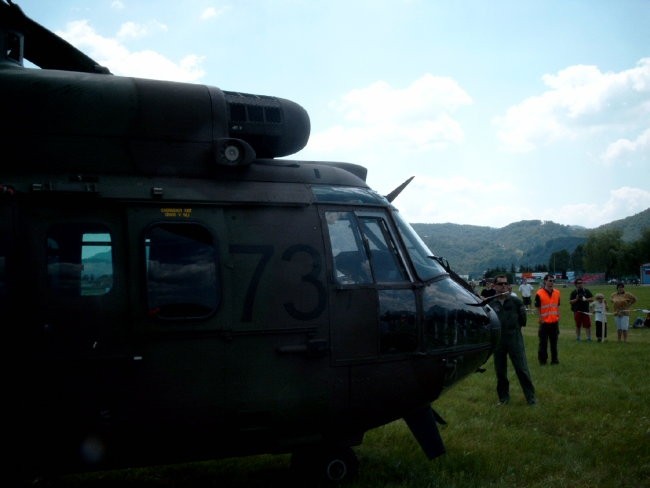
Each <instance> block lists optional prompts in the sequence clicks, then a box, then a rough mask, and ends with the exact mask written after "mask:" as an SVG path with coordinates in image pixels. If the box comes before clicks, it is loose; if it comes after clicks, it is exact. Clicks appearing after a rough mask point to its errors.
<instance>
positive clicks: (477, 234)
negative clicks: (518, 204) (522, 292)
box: [412, 208, 650, 277]
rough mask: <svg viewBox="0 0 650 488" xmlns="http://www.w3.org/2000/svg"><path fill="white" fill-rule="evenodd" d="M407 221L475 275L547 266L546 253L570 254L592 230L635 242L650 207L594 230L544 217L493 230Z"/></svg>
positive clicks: (649, 221) (455, 265)
mask: <svg viewBox="0 0 650 488" xmlns="http://www.w3.org/2000/svg"><path fill="white" fill-rule="evenodd" d="M412 225H413V228H414V229H415V231H416V232H417V233H418V234H419V235H420V237H421V238H422V240H423V241H424V242H425V243H426V244H427V245H428V246H429V248H430V249H431V250H432V251H433V252H434V253H435V254H436V255H437V256H442V257H444V258H446V259H447V260H448V261H449V264H451V266H452V267H453V268H454V270H455V271H456V272H458V273H460V274H469V275H471V276H472V277H475V276H480V275H482V274H483V272H484V271H485V270H486V269H488V268H496V267H497V266H501V267H505V268H506V269H510V267H511V266H514V267H515V269H516V268H518V267H519V266H521V265H526V266H535V265H537V264H547V263H548V261H549V259H550V257H551V254H553V253H554V252H557V251H561V250H563V249H566V250H567V251H568V252H569V253H571V252H573V251H574V250H575V248H576V247H577V246H578V245H580V244H582V243H584V242H585V241H586V239H587V236H588V235H589V233H590V232H593V231H601V230H607V229H620V230H621V231H622V232H623V240H625V241H628V242H629V241H634V240H637V239H639V238H640V237H641V232H642V230H643V229H645V228H649V227H650V208H649V209H647V210H644V211H643V212H641V213H638V214H636V215H633V216H631V217H627V218H625V219H621V220H616V221H614V222H611V223H609V224H605V225H601V226H600V227H598V228H596V229H587V228H585V227H580V226H575V225H562V224H556V223H555V222H551V221H547V220H522V221H520V222H515V223H512V224H509V225H507V226H505V227H502V228H499V229H497V228H494V227H483V226H478V225H460V224H449V223H447V224H412Z"/></svg>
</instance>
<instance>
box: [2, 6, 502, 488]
mask: <svg viewBox="0 0 650 488" xmlns="http://www.w3.org/2000/svg"><path fill="white" fill-rule="evenodd" d="M0 56H2V58H0V93H2V99H3V103H2V104H1V105H0V115H1V117H2V119H3V130H2V131H0V148H1V149H0V150H1V154H2V159H1V161H2V162H1V163H0V310H2V323H3V326H4V327H3V328H4V330H5V334H6V335H5V340H6V341H7V345H8V347H7V348H6V349H7V351H6V352H5V354H4V355H3V362H4V366H5V367H4V368H3V371H4V374H3V383H4V386H5V398H6V399H8V400H7V401H5V404H4V406H3V409H4V411H5V418H6V419H10V422H11V424H12V427H13V428H12V429H11V433H10V434H9V435H8V437H7V441H8V442H7V443H6V445H8V446H11V453H10V455H9V457H10V462H8V463H7V465H9V466H13V468H12V469H15V470H16V472H17V473H20V474H21V475H22V474H23V473H28V474H31V473H73V472H81V471H94V470H105V469H114V468H119V467H129V466H144V465H153V464H162V463H178V462H184V461H196V460H204V459H215V458H220V457H226V456H227V457H231V456H246V455H254V454H261V453H272V454H280V453H292V454H293V456H292V461H291V463H292V466H294V467H296V468H297V469H299V470H304V471H306V472H310V473H314V474H315V475H317V476H320V477H324V478H325V479H328V480H333V481H339V480H343V479H346V478H348V477H349V476H351V475H353V474H355V473H356V471H357V470H358V467H359V466H358V460H357V458H356V455H355V452H354V450H353V449H352V448H353V447H356V446H360V445H361V444H362V441H363V437H364V434H365V433H366V432H367V431H368V430H370V429H373V428H376V427H378V426H381V425H384V424H387V423H389V422H392V421H395V420H397V419H404V420H405V421H406V424H407V425H408V427H409V428H410V430H411V431H412V433H413V434H414V436H415V438H416V440H417V442H418V443H419V444H420V446H421V447H422V449H423V451H424V453H425V454H426V456H427V457H428V458H430V459H433V458H436V457H438V456H440V455H442V454H443V453H444V452H445V447H444V443H443V441H442V438H441V435H440V432H439V429H438V426H437V425H438V423H442V422H443V420H442V418H441V417H440V415H438V413H437V412H435V411H434V410H433V409H432V408H431V404H432V402H434V401H435V400H436V399H437V398H438V397H439V396H440V395H441V394H442V392H443V391H446V390H447V389H448V388H449V387H450V386H451V385H453V384H455V383H456V382H458V381H460V380H461V379H463V378H464V377H466V376H468V375H470V374H472V373H475V372H477V371H480V370H481V366H482V365H483V364H484V363H485V362H486V361H487V359H488V358H489V357H490V355H491V352H492V350H493V348H494V345H495V343H496V340H497V339H498V334H499V330H500V326H499V321H498V318H497V317H496V314H495V313H494V312H493V310H492V309H491V308H490V306H489V304H487V303H483V302H481V301H480V300H479V298H478V297H477V296H476V295H475V294H474V293H473V292H472V291H471V289H470V288H469V287H468V285H467V284H466V283H465V282H464V281H463V280H462V279H461V278H460V277H459V276H458V275H457V274H456V273H455V272H454V271H453V270H452V268H451V267H450V266H449V263H448V262H447V261H445V260H444V259H442V258H440V257H437V256H435V255H434V254H433V253H432V252H431V251H430V250H429V249H428V248H427V246H426V245H425V244H424V243H423V241H422V240H421V239H420V237H419V236H418V235H417V233H416V232H415V231H414V230H413V228H412V227H411V226H410V225H409V223H408V222H407V221H406V220H405V219H404V217H402V216H401V215H400V213H399V211H398V210H397V208H395V207H394V206H393V204H392V201H393V200H394V199H395V198H396V197H397V196H398V195H399V193H400V192H401V191H402V190H403V189H404V187H406V185H407V184H408V182H409V181H410V180H407V181H406V182H405V183H403V184H402V185H400V186H399V187H397V188H396V189H395V190H394V191H393V192H391V193H390V194H388V195H387V196H383V195H381V194H379V193H377V192H376V191H374V190H372V189H371V188H370V187H369V186H368V185H367V183H366V176H367V170H366V168H365V167H363V166H361V165H358V164H354V163H343V162H326V161H323V162H318V161H302V160H294V159H286V157H287V156H290V155H292V154H295V153H296V152H298V151H300V150H301V149H302V148H303V147H304V146H305V145H306V144H307V142H308V139H309V133H310V119H309V115H308V114H307V112H306V111H305V110H304V108H303V107H301V106H300V105H299V104H297V103H295V102H293V101H290V100H287V99H282V98H278V97H272V96H263V95H253V94H246V93H239V92H233V91H224V90H221V89H219V88H216V87H212V86H207V85H200V84H190V83H177V82H169V81H158V80H150V79H139V78H130V77H123V76H116V75H113V74H111V73H110V71H109V70H108V69H107V68H105V67H102V66H100V65H99V64H98V63H97V62H95V61H94V60H92V59H91V58H90V57H88V56H87V55H85V54H84V53H82V52H81V51H79V50H78V49H77V48H75V47H74V46H72V45H70V44H69V43H68V42H66V41H65V40H63V39H62V38H60V37H58V36H57V35H55V34H54V33H53V32H51V31H49V30H48V29H47V28H45V27H43V26H41V25H40V24H38V23H37V22H35V21H34V20H32V19H31V18H29V17H28V16H27V15H25V14H24V13H23V11H22V10H21V9H20V8H19V7H18V5H17V4H15V3H14V2H11V1H9V0H2V1H1V2H0ZM25 60H29V61H30V62H31V63H33V65H34V66H35V67H26V66H25V63H24V61H25Z"/></svg>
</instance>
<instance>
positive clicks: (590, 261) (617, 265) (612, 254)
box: [485, 228, 650, 280]
mask: <svg viewBox="0 0 650 488" xmlns="http://www.w3.org/2000/svg"><path fill="white" fill-rule="evenodd" d="M649 262H650V228H647V229H644V230H643V231H642V232H641V237H640V238H639V239H638V240H636V241H632V242H625V241H624V240H623V231H622V230H620V229H604V230H600V231H593V232H591V233H590V234H589V236H588V237H587V240H586V241H585V243H584V244H580V245H578V246H577V247H576V248H575V249H574V250H573V252H569V251H567V250H566V249H563V250H561V251H556V252H553V253H552V254H551V256H550V258H549V261H548V264H537V265H535V266H531V267H528V266H522V267H520V269H519V271H520V272H528V271H530V272H533V271H537V272H549V273H554V274H562V275H563V276H566V273H567V271H575V273H576V274H577V275H578V276H579V275H581V274H584V273H605V279H607V280H609V279H611V278H624V277H629V276H635V277H636V276H638V275H639V267H640V266H641V265H642V264H645V263H649ZM514 273H515V268H514V265H511V266H510V270H506V269H505V268H502V267H497V268H495V269H488V270H487V271H486V273H485V277H491V276H496V275H497V274H506V275H510V276H513V275H514Z"/></svg>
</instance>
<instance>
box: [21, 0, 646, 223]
mask: <svg viewBox="0 0 650 488" xmlns="http://www.w3.org/2000/svg"><path fill="white" fill-rule="evenodd" d="M17 3H18V4H19V5H20V6H21V8H22V9H23V11H24V12H25V13H26V14H27V15H29V16H31V17H32V18H33V19H35V20H36V21H37V22H39V23H41V24H43V25H45V26H46V27H48V28H50V29H51V30H54V31H56V32H57V33H58V34H60V35H62V36H63V37H64V38H66V39H67V40H68V41H70V42H71V43H73V44H74V45H76V46H77V47H79V48H80V49H82V50H83V51H85V52H86V53H87V54H89V55H90V56H91V57H93V58H94V59H96V60H97V61H99V62H100V63H102V64H104V65H105V66H107V67H109V69H110V70H111V71H112V72H113V73H114V74H117V75H124V76H137V77H145V78H158V79H170V80H177V81H186V82H191V83H201V84H207V85H213V86H217V87H219V88H222V89H224V90H231V91H240V92H247V93H255V94H261V95H272V96H279V97H283V98H288V99H290V100H293V101H295V102H297V103H299V104H301V105H302V106H303V107H305V108H306V109H307V111H308V112H309V114H310V118H311V125H312V132H311V137H310V141H309V143H308V144H307V147H306V148H305V149H303V150H302V151H301V152H300V153H298V154H296V155H294V156H291V157H292V158H296V159H310V160H329V161H347V162H354V163H358V164H361V165H363V166H366V167H367V168H368V171H369V173H368V183H369V184H370V185H371V186H372V187H373V188H374V189H376V190H377V191H379V192H381V193H384V194H386V193H388V192H390V191H391V190H392V189H393V188H394V187H396V186H397V185H398V184H400V183H401V182H402V181H404V180H406V179H407V178H409V177H410V176H415V179H414V180H413V182H412V183H411V184H410V185H409V186H408V187H407V189H406V190H404V192H403V193H402V194H401V195H400V196H399V197H398V198H397V199H396V200H395V202H394V203H395V205H396V206H397V207H398V208H399V209H400V210H401V211H402V213H403V214H404V215H405V216H406V218H407V219H408V220H409V221H411V222H424V223H443V222H452V223H456V224H473V225H487V226H491V227H502V226H505V225H507V224H509V223H511V222H516V221H519V220H528V219H541V220H552V221H554V222H558V223H562V224H570V225H583V226H585V227H589V228H592V227H596V226H598V225H601V224H604V223H607V222H611V221H613V220H617V219H621V218H624V217H627V216H630V215H633V214H635V213H638V212H640V211H642V210H645V209H647V208H649V207H650V1H648V0H617V1H611V0H546V1H526V0H517V1H506V0H493V1H478V0H476V1H460V0H459V1H451V0H450V1H437V0H392V1H389V0H372V1H365V0H360V1H355V0H327V1H326V0H237V1H235V0H231V1H215V0H183V1H178V0H175V1H169V0H156V1H154V0H148V1H145V0H92V1H89V0H58V1H56V2H49V1H48V2H44V1H42V0H17Z"/></svg>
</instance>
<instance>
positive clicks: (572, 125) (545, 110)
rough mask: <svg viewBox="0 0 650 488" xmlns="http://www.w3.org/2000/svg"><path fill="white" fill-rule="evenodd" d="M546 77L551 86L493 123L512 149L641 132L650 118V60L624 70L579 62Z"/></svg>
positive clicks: (509, 148)
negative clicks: (602, 134) (601, 133)
mask: <svg viewBox="0 0 650 488" xmlns="http://www.w3.org/2000/svg"><path fill="white" fill-rule="evenodd" d="M542 80H543V81H544V83H545V84H546V86H547V87H549V88H550V89H549V90H547V91H545V92H544V93H542V94H540V95H536V96H532V97H529V98H527V99H525V100H523V101H522V102H521V103H519V104H517V105H515V106H513V107H510V108H509V109H508V110H507V111H506V113H505V115H504V116H502V117H498V118H497V119H495V121H494V122H495V124H496V125H497V127H498V136H499V138H500V140H501V142H502V143H503V145H504V147H505V148H506V149H508V150H510V151H514V152H526V151H530V150H533V149H535V148H537V147H538V146H540V145H546V144H549V143H552V142H554V141H557V140H567V139H569V140H570V139H574V138H576V137H579V136H581V135H584V134H588V133H591V132H594V131H602V130H607V131H609V132H612V130H613V129H616V130H619V131H620V130H630V129H633V130H637V131H638V129H639V128H638V124H639V121H640V120H643V118H644V117H645V119H646V120H647V118H648V117H650V58H643V59H641V60H640V61H639V62H638V63H637V65H636V66H635V67H634V68H630V69H628V70H624V71H621V72H619V73H614V72H606V73H603V72H601V71H600V70H599V69H598V68H597V67H596V66H585V65H576V66H570V67H568V68H566V69H563V70H561V71H559V72H558V73H556V74H547V75H544V76H543V77H542Z"/></svg>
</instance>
